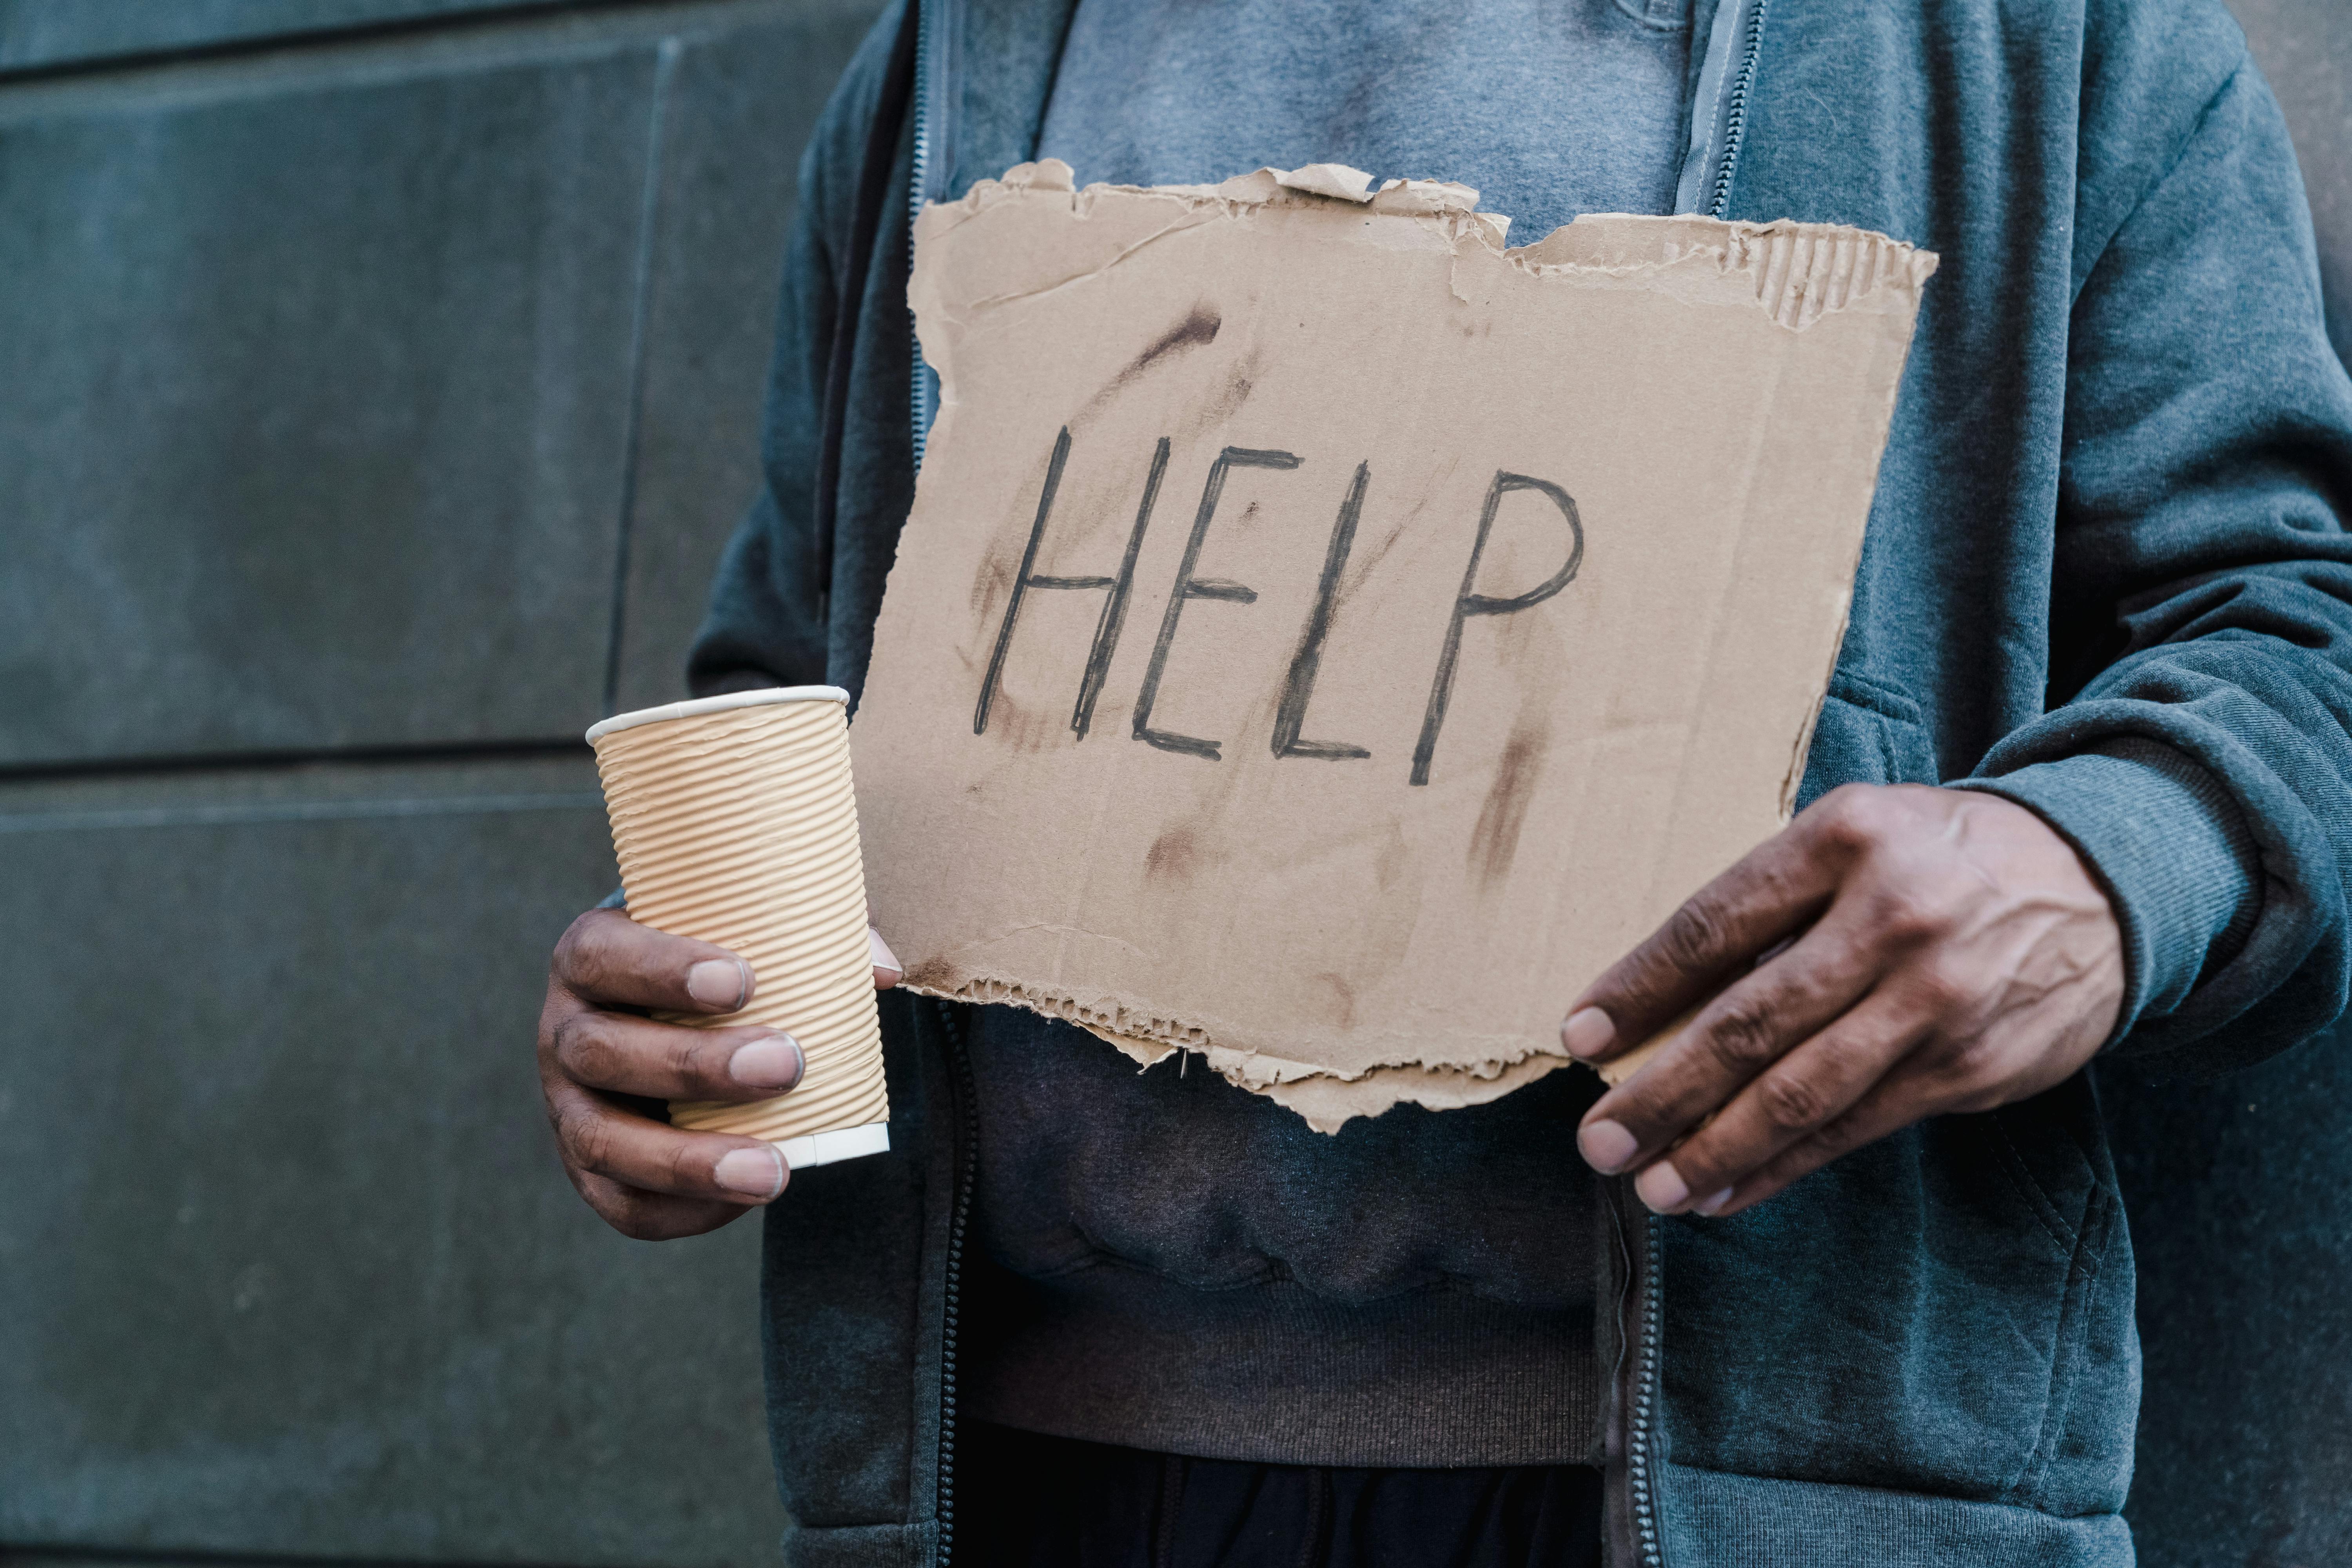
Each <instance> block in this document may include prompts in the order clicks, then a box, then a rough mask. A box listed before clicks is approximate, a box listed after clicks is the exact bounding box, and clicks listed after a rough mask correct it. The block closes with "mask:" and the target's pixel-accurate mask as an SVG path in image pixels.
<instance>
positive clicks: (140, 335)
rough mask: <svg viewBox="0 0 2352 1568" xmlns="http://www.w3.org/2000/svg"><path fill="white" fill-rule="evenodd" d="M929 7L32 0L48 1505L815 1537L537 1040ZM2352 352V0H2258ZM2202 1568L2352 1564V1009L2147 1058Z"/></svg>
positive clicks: (29, 472)
mask: <svg viewBox="0 0 2352 1568" xmlns="http://www.w3.org/2000/svg"><path fill="white" fill-rule="evenodd" d="M876 8H877V0H673V3H670V4H656V3H651V0H638V3H608V4H586V3H582V0H522V3H515V0H504V3H499V4H491V3H489V0H0V279H5V286H0V347H5V366H4V368H5V374H0V933H5V941H0V996H5V997H6V998H7V1002H8V1005H7V1008H6V1013H5V1017H6V1022H5V1024H0V1192H5V1194H7V1196H6V1201H5V1202H0V1562H5V1563H11V1564H22V1565H25V1568H31V1565H33V1564H43V1565H52V1564H62V1563H85V1564H87V1563H91V1562H93V1561H103V1560H105V1559H108V1558H110V1557H117V1556H119V1557H122V1558H126V1559H138V1560H142V1561H146V1562H150V1563H156V1562H168V1561H175V1560H180V1559H190V1560H193V1559H196V1558H200V1557H201V1558H204V1559H205V1560H208V1561H212V1562H215V1563H218V1562H220V1561H221V1560H222V1559H223V1558H226V1559H227V1560H230V1561H239V1560H256V1561H257V1560H268V1559H283V1558H289V1557H292V1558H307V1559H313V1560H362V1559H364V1560H369V1561H377V1562H382V1561H408V1562H419V1563H422V1562H438V1563H577V1564H614V1565H632V1568H634V1565H639V1564H644V1565H653V1564H677V1565H679V1568H699V1565H704V1564H710V1565H717V1564H734V1563H765V1562H768V1561H770V1560H772V1553H773V1546H774V1539H775V1535H776V1532H777V1531H778V1530H779V1528H780V1527H781V1523H782V1520H781V1517H780V1515H779V1513H778V1510H777V1508H776V1505H775V1502H774V1500H773V1496H772V1489H771V1487H770V1484H769V1479H768V1471H767V1464H766V1458H765V1454H764V1451H763V1447H762V1439H761V1418H760V1396H759V1386H758V1375H759V1373H758V1364H757V1356H756V1352H755V1349H754V1339H753V1331H754V1320H753V1314H754V1311H755V1302H754V1299H753V1296H752V1291H751V1281H752V1277H753V1273H754V1270H755V1262H756V1259H755V1243H756V1239H757V1238H756V1235H755V1233H754V1230H753V1228H752V1227H751V1226H749V1225H745V1226H737V1227H735V1228H733V1229H731V1230H729V1231H725V1232H721V1233H719V1235H717V1236H714V1237H706V1238H702V1239H700V1240H697V1241H693V1242H687V1243H677V1244H671V1245H667V1246H663V1247H646V1246H639V1245H637V1244H634V1243H631V1242H628V1241H625V1240H623V1239H621V1238H619V1237H615V1236H614V1235H612V1234H611V1233H609V1232H607V1231H606V1230H604V1227H603V1226H601V1225H599V1224H598V1223H597V1222H596V1221H595V1220H594V1219H593V1216H591V1215H589V1214H588V1213H587V1211H586V1210H585V1209H584V1208H583V1207H582V1206H581V1205H579V1204H578V1203H577V1202H576V1201H575V1200H574V1199H573V1197H572V1194H571V1192H570V1190H569V1188H568V1187H566V1186H565V1185H564V1184H563V1182H562V1178H561V1176H560V1175H559V1174H558V1173H556V1170H555V1168H554V1164H553V1162H552V1160H551V1156H550V1153H549V1151H548V1146H547V1139H546V1135H545V1133H544V1131H543V1130H542V1129H541V1126H540V1124H539V1120H538V1115H537V1110H536V1098H535V1091H534V1089H533V1087H532V1082H531V1069H530V1061H529V1058H528V1052H527V1049H526V1045H527V1037H528V1034H529V1028H530V1019H531V1017H532V1016H533V1015H534V1013H535V1011H536V1008H537V1005H538V992H539V988H540V977H541V973H542V972H543V966H544V962H545V954H546V951H547V949H548V946H549V945H550V943H551V942H552V941H553V939H554V937H555V935H556V934H557V933H558V932H559V931H561V930H562V926H563V925H564V923H565V922H566V921H568V920H569V919H570V918H571V916H572V913H573V912H574V911H575V910H578V909H579V908H581V907H582V906H583V905H584V904H586V903H588V902H590V901H593V900H594V899H595V898H597V897H599V896H600V895H601V894H602V893H603V892H604V890H605V889H608V888H609V887H610V886H611V885H612V881H613V878H614V872H613V867H612V863H611V854H610V849H609V846H608V844H607V842H606V838H605V834H604V824H603V818H602V814H601V808H600V806H599V805H598V800H597V795H596V790H595V779H594V773H593V767H592V766H591V765H590V763H589V761H588V759H587V756H586V752H585V751H584V748H583V747H582V746H580V745H579V743H578V739H577V738H578V735H579V732H580V731H581V730H582V729H583V727H584V726H585V725H586V724H587V723H588V722H589V721H592V720H593V719H594V718H596V717H597V716H598V715H599V714H601V713H603V712H605V711H610V710H617V709H620V708H628V707H637V706H642V705H644V704H646V703H649V702H654V701H660V700H667V699H668V698H669V697H672V696H674V695H676V694H677V671H678V668H679V664H680V659H681V656H682V654H683V650H684V647H685V643H686V639H687V637H688V634H689V633H690V631H691V628H692V626H693V623H694V621H695V619H696V617H697V615H698V608H699V600H700V595H701V590H702V584H703V583H704V581H705V580H706V579H707V577H708V575H709V571H710V567H711V564H712V563H713V561H714V560H715V558H716V555H717V552H718V549H719V544H720V542H722V540H723V539H724V537H725V535H726V532H727V531H728V530H729V528H730V526H731V525H732V522H733V521H734V519H735V517H736V516H737V515H738V513H739V512H740V509H741V508H742V506H743V505H744V503H745V501H746V500H748V498H749V496H750V495H751V489H752V486H753V484H754V482H755V463H756V445H757V442H756V424H757V412H758V399H759V384H760V380H761V372H762V368H763V366H764V363H765V358H766V353H767V347H768V335H769V332H770V330H771V325H772V300H773V297H774V292H775V274H776V267H777V261H778V258H779V256H780V254H781V250H782V234H783V226H784V223H785V221H786V218H787V216H789V213H790V210H791V205H792V199H793V166H794V163H795V161H796V159H797V157H798V154H799V151H800V148H801V146H802V144H803V141H804V139H805V137H806V135H807V132H808V130H809V127H810V125H811V123H812V121H813V120H814V115H815V112H816V110H817V108H818V106H819V105H820V104H821V103H822V101H823V99H824V93H825V92H826V90H827V89H828V88H829V87H830V85H831V82H832V80H833V78H834V76H835V74H836V73H837V71H838V70H839V68H840V67H841V65H842V63H843V62H844V61H845V58H847V55H848V52H849V50H850V48H851V47H852V46H853V45H854V44H855V42H856V38H857V37H858V36H859V35H860V34H861V32H862V31H863V29H864V27H865V26H866V24H867V22H868V21H869V20H870V18H871V16H872V13H873V11H874V10H875V9H876ZM2238 9H2239V12H2240V15H2241V16H2242V17H2243V19H2244V20H2245V21H2246V23H2247V25H2248V27H2249V29H2250V31H2251V33H2252V37H2253V41H2254V44H2255V47H2256V49H2257V52H2258V55H2259V56H2260V58H2262V60H2263V64H2264V67H2265V68H2266V69H2267V70H2268V72H2269V73H2270V75H2271V77H2272V79H2273V82H2274V83H2275V84H2276V86H2277V87H2278V89H2279V90H2280V94H2281V97H2282V99H2283V100H2284V101H2285V103H2286V105H2287V108H2288V110H2289V114H2290V117H2291V118H2292V120H2293V121H2294V129H2295V132H2296V138H2297V145H2298V148H2299V150H2300V152H2301V155H2302V157H2303V161H2304V164H2305V174H2306V178H2307V180H2308V182H2309V183H2310V184H2311V187H2312V195H2313V205H2314V210H2315V217H2316V222H2317V226H2318V230H2319V234H2320V237H2321V242H2322V247H2323V268H2324V271H2325V274H2326V281H2327V284H2328V287H2329V289H2330V292H2331V297H2332V300H2331V302H2332V307H2333V310H2332V325H2333V328H2334V331H2335V335H2336V342H2337V345H2338V347H2339V349H2342V350H2347V351H2352V26H2347V25H2346V16H2345V13H2344V10H2343V0H2241V3H2240V4H2239V6H2238ZM2105 1091H2106V1093H2107V1098H2108V1104H2109V1108H2110V1112H2111V1119H2112V1121H2114V1124H2115V1127H2116V1138H2117V1151H2118V1158H2119V1161H2120V1163H2121V1165H2122V1169H2123V1175H2124V1179H2125V1182H2126V1187H2127V1188H2128V1189H2129V1193H2130V1196H2131V1199H2132V1213H2133V1223H2134V1229H2135V1234H2136V1239H2137V1245H2138V1247H2139V1249H2140V1254H2141V1258H2142V1264H2143V1271H2142V1304H2143V1310H2142V1324H2143V1330H2144V1332H2145V1334H2146V1338H2147V1356H2148V1360H2147V1365H2148V1377H2149V1382H2148V1397H2147V1417H2148V1418H2147V1428H2146V1432H2145V1434H2144V1436H2143V1440H2142V1444H2141V1475H2140V1480H2139V1484H2138V1486H2137V1489H2136V1491H2135V1495H2134V1500H2133V1503H2132V1513H2133V1516H2134V1518H2135V1520H2136V1521H2137V1525H2138V1527H2139V1530H2140V1533H2141V1540H2142V1551H2143V1559H2144V1561H2145V1562H2147V1563H2149V1564H2151V1565H2152V1568H2191V1565H2195V1568H2207V1565H2211V1564H2224V1563H2227V1564H2241V1563H2242V1564H2248V1565H2250V1568H2252V1565H2262V1568H2286V1565H2289V1564H2296V1563H2304V1564H2317V1563H2339V1562H2352V1505H2347V1501H2346V1500H2347V1499H2352V1305H2347V1303H2352V1179H2347V1178H2352V1171H2347V1154H2346V1153H2345V1150H2346V1149H2347V1147H2352V1139H2347V1131H2352V1126H2347V1119H2352V1113H2347V1110H2346V1109H2345V1108H2346V1106H2347V1104H2352V1058H2347V1053H2346V1051H2345V1050H2344V1049H2343V1047H2342V1046H2341V1045H2339V1043H2338V1042H2337V1041H2336V1040H2335V1039H2332V1038H2331V1039H2328V1040H2323V1041H2319V1042H2315V1044H2314V1045H2313V1046H2311V1047H2305V1049H2304V1050H2302V1051H2299V1052H2297V1053H2294V1055H2292V1056H2291V1057H2289V1058H2285V1059H2284V1060H2282V1061H2280V1062H2278V1063H2275V1064H2273V1065H2271V1066H2269V1067H2266V1068H2262V1069H2260V1070H2258V1071H2257V1072H2256V1073H2253V1074H2251V1075H2247V1076H2246V1077H2245V1078H2242V1079H2239V1080H2236V1081H2234V1082H2232V1083H2231V1084H2229V1085H2226V1086H2224V1087H2222V1088H2221V1089H2210V1088H2202V1087H2197V1086H2187V1085H2180V1084H2164V1083H2155V1082H2150V1081H2147V1080H2145V1079H2140V1078H2138V1077H2137V1076H2135V1075H2132V1074H2130V1073H2127V1072H2126V1073H2109V1074H2107V1075H2106V1078H2105Z"/></svg>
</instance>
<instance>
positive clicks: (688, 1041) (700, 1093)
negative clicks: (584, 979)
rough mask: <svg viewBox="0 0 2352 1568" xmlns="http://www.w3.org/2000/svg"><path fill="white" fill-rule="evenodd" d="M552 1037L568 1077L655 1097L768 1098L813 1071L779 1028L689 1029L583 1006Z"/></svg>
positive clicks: (595, 1086) (558, 1062)
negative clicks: (809, 1070)
mask: <svg viewBox="0 0 2352 1568" xmlns="http://www.w3.org/2000/svg"><path fill="white" fill-rule="evenodd" d="M551 1033H552V1036H553V1040H552V1044H553V1048H554V1053H555V1061H556V1066H557V1067H558V1068H560V1069H561V1071H562V1073H563V1076H564V1077H566V1078H568V1079H572V1081H573V1082H574V1083H581V1084H586V1085H588V1086H589V1087H590V1088H593V1089H606V1090H609V1091H611V1092H613V1093H615V1094H635V1095H643V1096H645V1097H646V1099H649V1100H730V1101H740V1100H766V1099H768V1098H770V1097H771V1096H772V1095H778V1094H782V1093H783V1092H785V1091H786V1090H788V1089H792V1088H793V1086H795V1085H796V1084H798V1083H799V1082H800V1080H801V1075H802V1074H803V1072H805V1071H806V1070H807V1067H808V1063H807V1059H806V1058H804V1057H803V1055H802V1052H801V1047H800V1044H799V1042H798V1041H796V1040H794V1039H793V1037H791V1036H790V1035H787V1034H784V1033H783V1032H782V1031H781V1030H776V1029H754V1028H743V1029H689V1028H687V1027H685V1026H682V1025H677V1024H657V1023H656V1022H654V1021H653V1020H652V1019H650V1018H640V1017H636V1016H633V1015H631V1014H627V1013H604V1012H598V1011H595V1010H593V1009H591V1008H584V1007H583V1008H581V1009H579V1010H578V1011H576V1012H572V1013H570V1014H568V1015H566V1016H562V1017H561V1018H559V1019H557V1020H556V1022H555V1025H554V1027H553V1029H552V1031H551Z"/></svg>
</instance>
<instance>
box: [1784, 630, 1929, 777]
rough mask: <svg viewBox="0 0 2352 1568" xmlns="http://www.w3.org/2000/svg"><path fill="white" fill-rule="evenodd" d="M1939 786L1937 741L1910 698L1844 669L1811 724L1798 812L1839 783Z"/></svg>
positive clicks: (1895, 688)
mask: <svg viewBox="0 0 2352 1568" xmlns="http://www.w3.org/2000/svg"><path fill="white" fill-rule="evenodd" d="M1940 782H1941V775H1940V774H1939V773H1938V772H1937V766H1936V742H1935V741H1934V740H1933V739H1932V738H1931V737H1930V736H1929V735H1928V733H1927V717H1926V715H1925V714H1923V713H1922V712H1921V711H1920V710H1919V704H1918V703H1917V702H1916V701H1915V700H1913V699H1912V697H1911V694H1910V693H1909V692H1907V691H1905V690H1904V689H1902V688H1901V687H1898V686H1895V685H1893V684H1891V683H1889V682H1887V681H1884V680H1877V679H1872V678H1871V677H1869V676H1865V675H1864V674H1862V673H1861V672H1860V671H1858V670H1852V669H1848V668H1844V667H1843V666H1840V667H1839V668H1838V671H1837V673H1836V674H1834V675H1832V677H1831V678H1830V689H1829V695H1828V696H1827V697H1824V698H1823V699H1822V712H1821V717H1820V718H1819V719H1818V720H1816V721H1814V724H1813V741H1812V747H1811V751H1809V752H1807V753H1806V756H1805V779H1804V784H1803V785H1802V786H1801V788H1800V789H1799V790H1798V792H1797V809H1798V810H1800V811H1802V810H1803V809H1804V808H1805V807H1807V806H1809V805H1811V804H1812V803H1813V802H1815V801H1816V800H1819V799H1820V798H1821V797H1822V796H1823V795H1827V794H1828V793H1829V792H1830V791H1832V790H1833V789H1835V788H1837V786H1838V785H1840V784H1937V783H1940Z"/></svg>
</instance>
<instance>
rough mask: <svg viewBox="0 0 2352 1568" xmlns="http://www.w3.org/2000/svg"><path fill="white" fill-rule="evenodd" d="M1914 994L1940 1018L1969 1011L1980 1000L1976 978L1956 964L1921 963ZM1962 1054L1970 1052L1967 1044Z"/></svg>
mask: <svg viewBox="0 0 2352 1568" xmlns="http://www.w3.org/2000/svg"><path fill="white" fill-rule="evenodd" d="M1911 986H1912V990H1913V992H1914V994H1916V996H1917V997H1918V999H1919V1005H1920V1006H1921V1007H1922V1008H1923V1009H1925V1010H1926V1011H1927V1014H1928V1015H1929V1016H1931V1017H1934V1018H1937V1019H1947V1018H1950V1017H1953V1016H1956V1015H1958V1014H1959V1013H1962V1012H1964V1011H1966V1010H1967V1009H1968V1008H1969V1006H1970V1005H1972V1004H1973V1003H1974V1002H1975V1000H1976V989H1977V988H1976V984H1975V982H1974V981H1973V980H1972V979H1971V978H1970V976H1969V975H1968V974H1966V973H1963V972H1962V971H1961V970H1960V969H1959V967H1958V965H1956V964H1952V963H1941V962H1931V963H1923V964H1920V965H1919V966H1918V968H1917V972H1916V973H1915V974H1913V976H1912V977H1911ZM1969 1054H1970V1053H1969V1051H1968V1050H1967V1048H1966V1047H1963V1048H1962V1049H1961V1050H1960V1052H1958V1055H1959V1056H1962V1057H1965V1056H1968V1055H1969Z"/></svg>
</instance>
